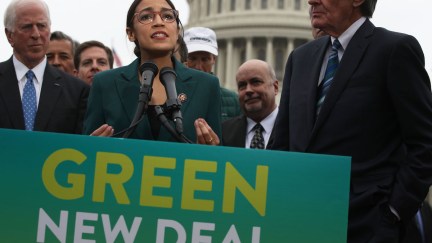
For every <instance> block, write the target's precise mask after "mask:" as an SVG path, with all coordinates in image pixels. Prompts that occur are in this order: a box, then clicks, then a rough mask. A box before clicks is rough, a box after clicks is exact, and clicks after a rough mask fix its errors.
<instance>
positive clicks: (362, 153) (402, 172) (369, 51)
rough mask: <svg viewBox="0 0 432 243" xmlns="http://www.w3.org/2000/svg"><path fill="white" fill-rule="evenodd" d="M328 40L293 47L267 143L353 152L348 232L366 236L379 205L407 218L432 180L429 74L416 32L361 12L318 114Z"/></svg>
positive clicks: (326, 151)
mask: <svg viewBox="0 0 432 243" xmlns="http://www.w3.org/2000/svg"><path fill="white" fill-rule="evenodd" d="M329 45H330V37H328V36H327V37H322V38H320V39H317V40H315V41H312V42H309V43H307V44H305V45H303V46H301V47H299V48H297V49H296V50H294V51H293V52H292V53H291V55H290V57H289V59H288V62H287V64H286V70H285V71H286V72H285V77H284V83H283V90H282V97H281V102H280V109H279V114H278V117H277V119H276V124H275V130H276V131H275V137H274V144H273V146H272V149H276V150H289V151H300V152H307V153H321V154H333V155H345V156H351V157H352V164H351V194H350V211H349V231H348V238H349V239H350V238H351V237H353V236H354V235H363V236H362V237H363V238H364V239H368V238H370V237H371V234H373V230H374V228H372V227H373V226H374V224H375V223H376V222H379V221H380V220H379V219H380V213H381V211H380V210H377V209H378V207H379V206H380V205H385V204H390V205H392V206H393V207H394V208H395V209H396V210H397V212H398V213H399V214H400V216H401V218H402V220H409V219H411V218H412V217H413V216H414V214H415V213H416V211H417V210H418V208H419V206H420V204H421V202H422V201H423V200H424V198H425V196H426V194H427V192H428V188H429V185H430V184H431V183H432V180H431V179H432V96H431V92H430V80H429V77H428V74H427V72H426V71H425V69H424V63H425V60H424V55H423V52H422V50H421V47H420V45H419V43H418V42H417V40H416V39H415V38H414V37H412V36H409V35H405V34H401V33H395V32H391V31H388V30H386V29H383V28H375V26H374V25H373V24H372V23H371V22H370V21H369V20H366V22H365V23H364V24H363V25H362V26H361V27H360V29H358V31H357V32H356V33H355V34H354V36H353V38H352V39H351V41H350V43H349V44H348V46H347V48H346V50H345V51H344V55H343V57H342V59H341V62H340V65H339V68H338V70H337V72H336V74H335V77H334V80H333V84H332V87H331V88H330V90H329V93H328V94H327V96H326V99H325V101H324V104H323V106H322V109H321V112H320V114H319V116H318V117H317V119H316V120H315V107H316V97H317V82H318V78H319V75H320V70H321V65H322V61H323V58H324V54H325V52H326V49H327V48H328V46H329ZM368 224H369V225H371V226H368ZM351 242H354V241H351Z"/></svg>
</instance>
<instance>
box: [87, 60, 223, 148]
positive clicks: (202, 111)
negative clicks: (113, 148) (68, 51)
mask: <svg viewBox="0 0 432 243" xmlns="http://www.w3.org/2000/svg"><path fill="white" fill-rule="evenodd" d="M173 62H174V70H175V72H176V74H177V79H176V89H177V94H178V95H180V94H185V95H186V97H187V99H186V100H185V102H183V103H182V105H181V112H182V115H183V126H184V132H185V135H186V136H187V137H188V138H189V139H190V140H192V141H195V140H196V133H195V127H194V121H195V120H196V119H197V118H204V119H205V120H206V121H207V123H208V124H209V125H210V126H211V127H212V129H213V130H214V132H215V133H216V134H218V136H219V137H221V136H220V135H221V123H220V119H221V118H220V117H221V115H220V113H221V111H220V91H219V80H218V78H217V77H216V76H213V75H211V74H208V73H204V72H201V71H197V70H194V69H189V68H186V67H185V66H184V65H183V64H181V63H180V62H178V61H177V60H175V59H173ZM138 65H139V59H136V60H135V61H134V62H132V63H131V64H130V65H128V66H125V67H121V68H117V69H113V70H108V71H104V72H101V73H98V74H97V75H96V76H95V77H94V80H93V85H92V88H91V91H90V97H89V103H88V109H87V114H86V118H85V122H84V132H85V133H86V134H90V133H91V132H93V131H94V130H95V129H97V128H98V127H100V126H101V125H102V124H105V123H107V124H109V125H111V126H113V127H114V130H115V132H119V131H122V130H123V129H126V128H128V127H129V125H130V123H131V121H132V120H133V117H134V115H135V110H136V108H137V103H138V95H139V90H140V82H139V79H138ZM130 138H139V139H147V140H161V141H175V139H174V138H172V136H171V134H170V133H169V132H168V131H167V130H166V129H165V128H164V127H161V129H160V133H159V137H157V138H155V137H153V134H152V132H151V129H150V123H149V120H148V119H147V117H145V118H144V119H143V120H142V121H141V122H140V123H139V125H138V127H137V128H136V129H135V131H134V132H133V133H132V134H131V135H130Z"/></svg>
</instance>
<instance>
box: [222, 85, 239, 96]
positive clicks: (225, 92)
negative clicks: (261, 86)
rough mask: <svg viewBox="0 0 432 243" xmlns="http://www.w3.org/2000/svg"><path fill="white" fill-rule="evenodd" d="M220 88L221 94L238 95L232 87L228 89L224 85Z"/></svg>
mask: <svg viewBox="0 0 432 243" xmlns="http://www.w3.org/2000/svg"><path fill="white" fill-rule="evenodd" d="M220 89H221V94H222V95H225V96H232V97H238V95H237V93H236V92H235V91H234V90H230V89H227V88H225V87H222V86H221V87H220Z"/></svg>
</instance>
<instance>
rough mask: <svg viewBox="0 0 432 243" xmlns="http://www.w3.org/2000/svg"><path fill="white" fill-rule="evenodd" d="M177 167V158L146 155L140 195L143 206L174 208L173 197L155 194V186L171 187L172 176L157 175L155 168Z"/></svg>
mask: <svg viewBox="0 0 432 243" xmlns="http://www.w3.org/2000/svg"><path fill="white" fill-rule="evenodd" d="M175 167H176V160H175V158H162V157H154V156H144V159H143V172H142V177H143V178H142V181H141V196H140V205H141V206H151V207H161V208H172V204H173V199H172V197H165V196H155V195H153V188H155V187H159V188H170V187H171V177H168V176H156V175H155V170H156V169H157V168H163V169H175Z"/></svg>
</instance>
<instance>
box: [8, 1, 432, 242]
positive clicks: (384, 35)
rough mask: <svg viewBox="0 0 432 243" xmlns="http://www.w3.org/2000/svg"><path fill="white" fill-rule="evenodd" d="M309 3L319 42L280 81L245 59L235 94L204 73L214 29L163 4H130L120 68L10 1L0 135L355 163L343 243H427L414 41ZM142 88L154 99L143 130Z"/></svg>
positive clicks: (431, 104) (96, 46) (295, 58)
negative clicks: (74, 137) (163, 144)
mask: <svg viewBox="0 0 432 243" xmlns="http://www.w3.org/2000/svg"><path fill="white" fill-rule="evenodd" d="M308 3H309V5H310V18H311V25H312V28H313V34H314V37H315V40H313V41H311V42H308V43H306V44H304V45H302V46H300V47H298V48H296V49H295V50H294V51H293V52H292V53H290V55H289V58H288V61H287V63H286V67H285V75H284V79H283V82H280V81H279V80H277V78H276V75H275V71H274V70H273V67H272V66H271V65H269V64H268V63H267V62H265V61H262V60H255V59H252V60H247V61H246V62H245V63H243V64H242V65H241V66H240V67H239V69H238V70H237V74H236V76H235V77H233V79H234V78H235V82H236V84H237V91H236V92H235V91H231V90H227V89H225V88H223V87H221V86H220V81H219V79H218V77H216V76H215V75H214V74H213V73H212V71H213V69H214V65H215V63H216V61H217V56H218V45H217V38H216V34H215V32H214V31H213V30H211V29H209V28H206V27H193V28H190V29H187V30H185V31H184V30H183V25H182V23H181V21H180V19H179V17H178V11H177V10H176V8H175V6H174V4H173V3H172V2H171V1H170V0H157V1H155V0H134V1H133V2H132V4H131V5H130V8H129V11H128V13H127V16H125V17H126V26H125V30H126V33H127V37H128V39H129V41H130V42H133V43H134V44H135V49H134V53H135V55H136V59H135V60H134V61H133V62H131V63H130V64H128V65H127V66H122V67H118V68H113V53H112V50H111V49H110V48H108V47H107V46H105V45H104V44H103V43H101V42H99V41H97V40H89V41H86V42H83V43H77V42H76V41H75V40H74V39H73V38H71V37H70V36H68V35H67V34H65V33H63V32H61V31H54V32H51V19H50V15H49V8H48V6H47V4H46V3H45V2H44V1H43V0H12V2H11V3H10V4H9V6H8V8H7V10H6V12H5V18H4V26H5V33H6V38H7V39H8V42H9V43H10V45H11V46H12V48H13V55H12V56H11V57H10V59H9V60H7V61H5V62H2V63H0V128H9V129H21V130H28V131H46V132H57V133H71V134H87V135H91V136H106V137H111V136H116V135H118V134H128V137H130V138H135V139H146V140H158V141H183V142H190V143H192V142H193V143H198V144H206V145H222V146H233V147H240V148H247V149H271V150H282V151H295V152H305V153H318V154H331V155H343V156H350V157H351V183H350V201H349V218H348V231H347V232H348V234H347V242H349V243H357V242H358V243H360V242H373V243H380V242H382V243H393V242H421V243H426V242H432V238H431V234H432V230H431V227H432V226H431V225H430V221H431V217H432V216H431V213H430V208H429V206H428V204H427V203H423V202H424V200H425V198H426V195H427V193H428V190H429V187H430V185H431V184H432V95H431V87H430V79H429V77H428V74H427V72H426V70H425V68H424V64H425V60H424V55H423V52H422V49H421V47H420V45H419V43H418V42H417V40H416V39H415V38H414V37H412V36H410V35H406V34H402V33H396V32H392V31H389V30H386V29H384V28H377V27H375V26H374V25H373V23H372V22H371V21H370V18H371V17H372V15H373V13H374V10H375V5H376V3H377V0H361V1H358V0H339V1H336V0H309V1H308ZM146 65H147V66H146ZM143 66H145V67H148V68H150V69H149V70H153V73H154V77H152V78H151V79H152V80H151V83H150V86H149V85H148V83H146V82H147V81H146V80H147V78H148V76H147V74H145V75H144V73H145V72H143V70H141V67H143ZM145 70H147V69H145ZM155 70H158V71H156V72H155ZM167 75H168V76H167ZM169 75H173V76H174V79H175V92H174V93H175V97H174V98H173V97H172V92H173V90H171V88H170V87H169V86H168V84H167V82H169V81H168V80H167V79H169V77H173V76H169ZM146 85H147V86H146ZM280 86H282V94H281V100H280V103H279V104H280V105H279V106H278V105H277V103H278V102H277V101H276V96H277V94H278V92H279V87H280ZM143 90H144V91H145V90H147V91H148V90H150V92H149V94H150V97H148V98H149V99H148V100H147V101H144V105H142V107H143V109H144V111H145V112H144V113H142V114H140V117H138V118H139V119H137V117H136V116H137V110H138V107H141V106H140V104H139V102H142V96H141V94H142V93H143ZM170 92H171V93H170ZM177 94H178V96H177ZM143 114H144V115H143ZM165 115H166V116H167V117H168V118H171V120H172V121H170V120H169V121H168V124H171V125H172V127H175V129H173V130H170V129H169V127H170V125H167V123H166V122H165V121H164V120H163V119H162V118H163V117H165ZM161 117H162V118H161ZM179 121H181V125H179V123H178V122H179ZM179 127H181V129H180V128H179ZM176 135H177V136H176ZM424 218H426V219H424ZM428 224H429V225H428ZM428 227H429V228H428Z"/></svg>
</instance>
